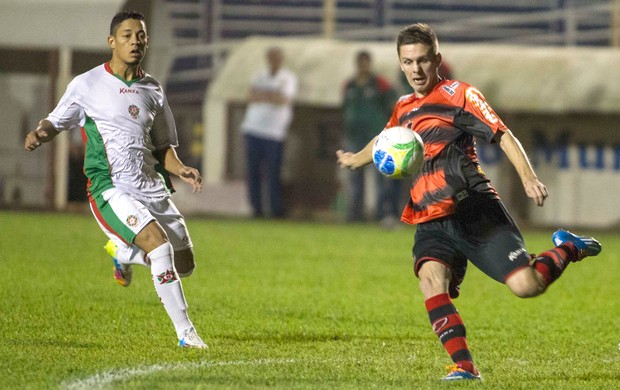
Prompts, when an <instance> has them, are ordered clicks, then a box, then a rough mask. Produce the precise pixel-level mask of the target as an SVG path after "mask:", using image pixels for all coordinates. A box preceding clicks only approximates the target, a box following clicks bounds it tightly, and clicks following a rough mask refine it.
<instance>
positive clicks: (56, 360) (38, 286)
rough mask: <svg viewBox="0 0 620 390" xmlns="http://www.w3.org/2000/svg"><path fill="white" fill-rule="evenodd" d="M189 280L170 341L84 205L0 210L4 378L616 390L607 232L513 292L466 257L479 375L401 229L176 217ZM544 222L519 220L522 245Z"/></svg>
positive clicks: (150, 384)
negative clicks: (190, 262)
mask: <svg viewBox="0 0 620 390" xmlns="http://www.w3.org/2000/svg"><path fill="white" fill-rule="evenodd" d="M188 224H189V228H190V232H191V234H192V238H193V240H194V246H195V253H196V258H197V262H198V267H197V269H196V271H195V272H194V275H192V276H191V277H190V278H189V279H184V281H183V285H184V289H185V294H186V297H187V300H188V302H189V305H190V308H189V310H190V316H191V319H192V321H193V322H194V324H195V325H196V327H197V329H198V331H199V332H200V334H201V335H202V337H203V338H204V339H205V341H206V342H207V343H208V344H209V346H210V349H209V350H208V351H197V350H183V349H180V348H178V347H176V342H177V340H176V337H175V333H174V330H173V327H172V324H171V323H170V320H169V319H168V317H167V316H166V314H165V311H164V309H163V308H162V307H161V305H160V303H159V301H158V298H157V297H156V294H155V292H154V289H153V285H152V284H151V281H150V273H149V272H148V270H147V269H146V268H136V270H135V271H134V281H133V284H132V285H131V286H130V287H129V288H122V287H120V286H118V285H117V284H116V282H115V281H114V279H113V278H112V263H111V261H110V260H109V259H108V258H107V255H106V254H105V252H104V251H103V249H102V247H103V244H104V243H105V241H106V239H105V236H104V235H103V233H101V232H100V230H99V229H98V227H97V225H96V223H95V221H94V220H93V219H92V217H90V216H87V215H85V216H82V215H63V214H36V213H13V212H0V231H1V238H0V259H1V260H0V263H1V264H2V271H3V276H4V277H3V282H2V283H1V284H0V296H1V297H2V298H1V299H2V314H1V316H0V378H2V381H0V388H7V389H9V388H10V389H17V388H88V389H91V388H123V389H142V388H149V389H151V388H175V389H193V388H200V389H227V388H230V389H237V388H281V389H331V388H337V389H367V388H378V389H389V388H408V389H435V388H445V387H459V388H462V387H477V388H489V389H560V388H566V389H611V388H618V386H620V350H619V343H620V304H619V303H618V296H620V283H619V279H620V259H619V258H618V254H619V253H620V239H619V238H618V237H616V236H615V235H613V234H599V235H597V238H599V239H600V240H601V242H602V243H603V252H602V253H601V255H600V256H598V257H597V258H592V259H587V260H586V261H584V262H582V263H578V264H573V265H571V266H570V267H569V268H568V270H567V272H566V273H565V274H564V275H563V276H562V278H561V279H560V280H559V281H558V282H557V283H556V284H554V285H553V286H551V288H550V289H549V291H548V292H547V293H546V294H544V295H543V296H541V297H538V298H534V299H530V300H522V299H519V298H516V297H514V296H512V295H511V293H509V291H508V290H507V288H506V287H505V286H503V285H501V284H498V283H496V282H494V281H492V280H491V279H489V278H487V277H486V276H484V275H483V274H482V273H481V272H479V271H478V270H477V269H475V268H474V267H470V269H469V270H468V275H467V277H466V279H465V282H464V284H463V285H462V289H461V291H462V294H461V297H460V298H458V299H457V300H455V305H456V306H457V308H458V309H459V311H460V313H461V315H462V317H463V319H464V321H465V324H466V326H467V330H468V341H469V344H470V347H471V349H472V353H473V355H474V358H475V359H476V363H477V365H478V367H479V368H480V370H481V372H482V375H483V377H484V382H482V383H439V382H438V378H440V377H441V376H442V375H443V374H444V373H445V371H444V366H445V365H447V364H449V363H450V360H449V357H448V356H447V354H446V352H445V351H444V350H443V348H442V347H441V345H440V343H439V341H438V340H437V337H436V336H435V334H433V332H432V331H431V329H430V325H429V323H428V318H427V314H426V312H425V310H424V302H423V298H422V296H421V294H420V292H419V291H418V289H417V281H416V280H415V279H414V277H413V276H412V271H411V269H412V264H411V258H410V257H411V256H410V252H411V245H412V238H413V232H414V230H413V228H410V227H406V226H404V225H403V227H402V228H401V229H400V230H398V231H391V232H388V231H383V230H381V229H379V228H378V227H377V226H374V225H323V224H311V223H299V222H289V221H282V222H269V221H239V220H198V219H190V220H189V221H188ZM550 234H551V232H550V231H549V232H544V233H537V232H526V234H525V237H526V242H527V244H528V249H529V250H530V251H532V252H540V251H542V250H544V249H548V248H549V247H550V246H551V245H550V243H551V241H550Z"/></svg>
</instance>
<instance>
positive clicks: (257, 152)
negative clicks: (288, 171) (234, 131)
mask: <svg viewBox="0 0 620 390" xmlns="http://www.w3.org/2000/svg"><path fill="white" fill-rule="evenodd" d="M283 61H284V54H283V52H282V49H281V48H279V47H271V48H269V49H268V50H267V63H268V65H269V66H268V68H267V69H265V70H262V71H260V72H259V73H257V74H256V75H254V77H253V78H252V82H251V87H250V93H249V97H248V102H249V103H248V107H247V111H246V113H245V117H244V120H243V123H242V124H241V131H242V132H243V134H244V135H245V146H246V162H247V172H246V174H247V183H248V192H249V198H250V204H251V206H252V210H253V213H254V216H255V217H257V218H260V217H263V216H265V212H264V210H263V204H262V196H261V195H262V183H263V169H264V172H265V173H266V179H267V180H266V181H267V185H268V189H269V207H270V211H271V214H270V216H271V217H273V218H282V217H284V208H283V205H282V184H281V167H282V157H283V149H284V141H285V139H286V135H287V131H288V127H289V125H290V123H291V119H292V117H293V98H294V97H295V94H296V93H297V76H295V74H294V73H293V72H291V71H290V70H288V69H285V68H282V63H283Z"/></svg>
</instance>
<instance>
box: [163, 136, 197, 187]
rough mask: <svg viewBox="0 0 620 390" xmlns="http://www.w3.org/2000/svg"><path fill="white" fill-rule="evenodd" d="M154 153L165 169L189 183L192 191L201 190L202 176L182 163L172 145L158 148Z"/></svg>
mask: <svg viewBox="0 0 620 390" xmlns="http://www.w3.org/2000/svg"><path fill="white" fill-rule="evenodd" d="M154 155H155V158H157V159H158V160H159V162H160V163H161V164H162V166H163V167H164V169H165V170H166V171H168V172H170V173H171V174H173V175H175V176H178V177H179V178H180V179H181V180H183V181H184V182H185V183H187V184H189V185H191V186H192V190H193V192H200V191H201V190H202V178H201V177H200V172H198V169H196V168H192V167H188V166H186V165H185V164H183V162H181V160H180V159H179V156H178V155H177V152H176V150H174V148H173V147H171V146H168V147H166V148H164V149H161V150H158V151H156V152H155V153H154Z"/></svg>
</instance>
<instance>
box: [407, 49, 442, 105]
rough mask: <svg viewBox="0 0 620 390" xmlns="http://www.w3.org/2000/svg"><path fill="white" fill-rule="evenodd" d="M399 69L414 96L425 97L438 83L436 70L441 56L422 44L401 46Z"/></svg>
mask: <svg viewBox="0 0 620 390" xmlns="http://www.w3.org/2000/svg"><path fill="white" fill-rule="evenodd" d="M398 56H399V61H400V69H401V70H402V71H403V73H404V74H405V76H407V81H408V82H409V85H411V87H412V88H413V91H414V92H415V94H416V96H426V95H428V93H429V92H431V90H432V89H433V88H434V87H435V85H437V83H438V82H439V74H438V71H437V70H438V69H439V65H441V54H439V53H437V54H434V53H433V51H432V49H431V48H430V47H429V46H427V45H425V44H423V43H414V44H410V45H402V46H401V47H399V48H398Z"/></svg>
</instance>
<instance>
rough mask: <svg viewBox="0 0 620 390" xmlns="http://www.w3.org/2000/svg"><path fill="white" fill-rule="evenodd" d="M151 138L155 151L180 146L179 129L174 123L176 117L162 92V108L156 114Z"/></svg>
mask: <svg viewBox="0 0 620 390" xmlns="http://www.w3.org/2000/svg"><path fill="white" fill-rule="evenodd" d="M151 137H152V141H153V146H155V150H161V149H164V148H167V147H168V146H173V147H176V146H178V145H179V141H178V138H177V128H176V125H175V123H174V116H173V115H172V110H171V109H170V105H169V104H168V99H167V98H166V96H165V95H164V94H163V92H162V107H161V108H160V109H159V111H158V112H157V113H156V114H155V118H154V120H153V128H152V129H151Z"/></svg>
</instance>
